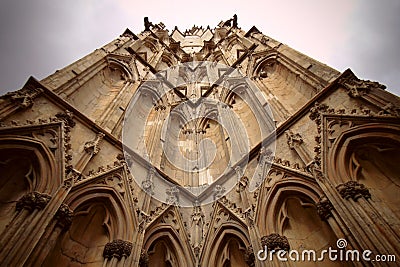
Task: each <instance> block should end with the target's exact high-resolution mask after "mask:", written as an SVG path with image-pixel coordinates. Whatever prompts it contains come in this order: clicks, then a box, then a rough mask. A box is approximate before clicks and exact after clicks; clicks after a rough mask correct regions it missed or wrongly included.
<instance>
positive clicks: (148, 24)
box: [144, 17, 154, 31]
mask: <svg viewBox="0 0 400 267" xmlns="http://www.w3.org/2000/svg"><path fill="white" fill-rule="evenodd" d="M152 26H154V25H153V23H151V22H150V21H149V18H148V17H144V31H150V27H152Z"/></svg>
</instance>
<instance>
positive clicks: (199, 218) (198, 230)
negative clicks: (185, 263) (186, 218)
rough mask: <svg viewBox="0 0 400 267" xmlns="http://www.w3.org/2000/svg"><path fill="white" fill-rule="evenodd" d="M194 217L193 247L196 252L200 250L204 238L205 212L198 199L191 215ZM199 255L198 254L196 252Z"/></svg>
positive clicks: (192, 229)
mask: <svg viewBox="0 0 400 267" xmlns="http://www.w3.org/2000/svg"><path fill="white" fill-rule="evenodd" d="M190 217H191V219H192V223H191V231H190V232H191V235H190V236H191V239H192V240H191V241H192V246H193V249H194V251H195V253H196V251H197V252H200V247H201V242H202V239H203V227H204V213H203V211H202V209H201V206H200V204H199V203H198V202H197V201H196V203H195V205H194V207H193V213H192V215H191V216H190ZM196 256H198V254H196Z"/></svg>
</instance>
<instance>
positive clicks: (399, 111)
mask: <svg viewBox="0 0 400 267" xmlns="http://www.w3.org/2000/svg"><path fill="white" fill-rule="evenodd" d="M387 114H389V115H393V116H395V117H400V108H398V107H396V106H395V105H393V104H392V103H387V104H386V105H385V106H384V107H382V110H381V111H379V112H378V115H381V116H384V115H387Z"/></svg>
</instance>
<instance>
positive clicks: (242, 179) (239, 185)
mask: <svg viewBox="0 0 400 267" xmlns="http://www.w3.org/2000/svg"><path fill="white" fill-rule="evenodd" d="M248 184H249V178H247V176H242V177H240V180H239V181H238V183H237V187H236V192H241V191H243V190H245V189H246V187H247V185H248Z"/></svg>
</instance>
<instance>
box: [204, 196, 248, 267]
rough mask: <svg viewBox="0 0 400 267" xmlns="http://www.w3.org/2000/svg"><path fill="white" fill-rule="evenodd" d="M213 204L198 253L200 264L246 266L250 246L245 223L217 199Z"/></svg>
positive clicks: (225, 200)
mask: <svg viewBox="0 0 400 267" xmlns="http://www.w3.org/2000/svg"><path fill="white" fill-rule="evenodd" d="M223 201H224V202H226V203H228V202H229V201H228V200H227V199H225V198H224V199H223ZM227 201H228V202H227ZM214 205H215V206H214V212H213V214H212V220H211V223H210V226H209V228H208V232H207V235H206V237H205V240H204V244H203V250H202V252H201V254H200V262H201V264H202V265H201V266H213V267H214V266H215V267H216V266H227V267H229V266H232V267H233V266H246V257H245V254H246V249H247V248H249V247H250V246H251V243H250V237H249V232H248V229H247V226H246V224H245V223H244V222H243V221H242V219H240V218H239V217H238V216H237V215H235V214H234V213H233V212H232V211H231V210H230V209H228V208H227V207H225V205H224V204H222V203H220V202H219V201H218V202H216V204H214ZM228 205H229V204H228ZM231 205H233V206H234V204H233V203H231Z"/></svg>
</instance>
